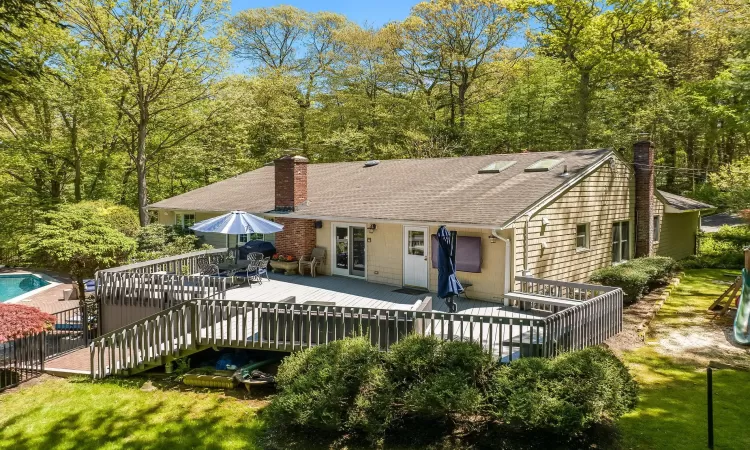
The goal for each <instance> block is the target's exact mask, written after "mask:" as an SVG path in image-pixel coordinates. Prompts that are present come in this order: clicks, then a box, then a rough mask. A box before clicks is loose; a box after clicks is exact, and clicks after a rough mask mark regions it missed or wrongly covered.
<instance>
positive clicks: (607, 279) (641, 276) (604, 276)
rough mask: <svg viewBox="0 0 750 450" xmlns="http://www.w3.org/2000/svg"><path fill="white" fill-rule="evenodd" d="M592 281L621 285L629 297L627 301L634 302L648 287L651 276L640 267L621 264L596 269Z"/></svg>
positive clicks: (615, 285)
mask: <svg viewBox="0 0 750 450" xmlns="http://www.w3.org/2000/svg"><path fill="white" fill-rule="evenodd" d="M591 281H593V282H594V283H599V284H602V285H604V286H614V287H619V288H621V289H622V291H623V293H624V294H625V296H626V297H627V299H626V301H630V302H634V301H636V300H637V299H639V298H640V297H641V296H642V295H643V294H644V293H645V292H646V290H647V289H648V281H649V276H648V273H646V272H644V271H643V270H641V269H640V268H637V267H632V266H628V265H626V264H620V265H618V266H612V267H604V268H602V269H599V270H596V271H595V272H594V273H593V275H591Z"/></svg>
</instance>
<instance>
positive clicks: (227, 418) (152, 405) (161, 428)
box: [0, 379, 262, 450]
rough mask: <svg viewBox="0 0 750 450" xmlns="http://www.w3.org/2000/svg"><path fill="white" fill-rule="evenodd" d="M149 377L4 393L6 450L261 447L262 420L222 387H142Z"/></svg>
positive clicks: (2, 441) (0, 439)
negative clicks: (186, 389) (212, 389)
mask: <svg viewBox="0 0 750 450" xmlns="http://www.w3.org/2000/svg"><path fill="white" fill-rule="evenodd" d="M142 383H143V380H140V381H137V380H133V381H130V380H127V381H119V382H117V381H109V382H101V383H91V382H90V381H75V380H73V381H71V380H63V379H50V380H47V381H44V382H42V383H38V384H36V385H33V386H26V387H24V388H23V389H21V390H19V391H17V392H13V393H9V394H3V395H0V411H2V414H0V449H5V448H8V449H9V448H14V449H18V448H24V449H35V448H39V449H76V450H87V449H92V450H93V449H120V448H138V449H140V448H148V449H162V448H163V449H177V448H204V449H217V450H218V449H254V448H258V447H259V444H257V442H258V438H259V436H260V434H261V433H262V431H261V422H260V420H259V419H258V418H257V416H256V411H257V409H256V408H253V407H252V406H251V404H250V403H249V402H243V401H239V400H237V399H235V398H231V397H226V396H224V395H223V394H221V393H217V392H208V393H196V392H180V391H178V390H169V389H167V390H155V391H151V392H144V391H141V390H140V385H141V384H142Z"/></svg>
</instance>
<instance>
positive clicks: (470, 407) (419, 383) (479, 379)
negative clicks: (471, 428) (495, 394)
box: [385, 335, 495, 423]
mask: <svg viewBox="0 0 750 450" xmlns="http://www.w3.org/2000/svg"><path fill="white" fill-rule="evenodd" d="M385 362H386V372H387V374H388V376H389V378H390V382H391V384H392V386H393V387H392V389H393V394H392V395H394V397H395V398H397V399H398V402H397V404H395V405H394V407H393V418H394V419H396V420H405V419H409V420H412V419H419V420H426V421H429V422H431V423H435V422H438V423H440V422H442V423H445V422H449V421H455V420H456V419H457V418H464V417H467V416H471V415H476V414H479V413H480V410H481V408H482V405H483V399H484V390H485V388H486V386H487V383H488V381H489V379H490V377H491V371H492V370H493V369H494V367H495V364H494V363H493V362H492V358H491V357H490V356H489V355H488V354H487V353H486V352H485V351H484V350H483V349H482V347H481V346H480V345H478V344H476V343H473V342H463V341H453V342H450V341H440V340H438V339H436V338H435V337H432V336H428V337H426V336H419V335H411V336H409V337H407V338H406V339H404V340H402V341H401V342H399V343H398V344H395V345H394V346H393V347H392V348H391V350H390V351H389V352H388V353H387V354H386V357H385Z"/></svg>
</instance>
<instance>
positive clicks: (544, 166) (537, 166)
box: [523, 158, 564, 172]
mask: <svg viewBox="0 0 750 450" xmlns="http://www.w3.org/2000/svg"><path fill="white" fill-rule="evenodd" d="M563 161H564V159H562V158H544V159H540V160H539V161H537V162H535V163H534V164H532V165H530V166H529V167H527V168H525V169H523V171H524V172H549V170H550V169H552V168H553V167H555V166H556V165H558V164H560V163H561V162H563Z"/></svg>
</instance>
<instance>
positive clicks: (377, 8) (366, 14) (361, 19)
mask: <svg viewBox="0 0 750 450" xmlns="http://www.w3.org/2000/svg"><path fill="white" fill-rule="evenodd" d="M417 3H419V1H418V0H232V14H235V13H237V12H239V11H242V10H244V9H249V8H262V7H269V6H276V5H280V4H285V5H292V6H296V7H297V8H300V9H304V10H305V11H310V12H317V11H330V12H336V13H339V14H343V15H345V16H346V17H347V18H348V19H349V20H351V21H353V22H356V23H358V24H360V25H364V24H368V25H372V26H374V27H379V26H381V25H383V24H385V23H388V22H390V21H393V20H403V19H405V18H406V17H407V16H408V15H409V10H410V9H411V7H412V6H414V5H416V4H417Z"/></svg>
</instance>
